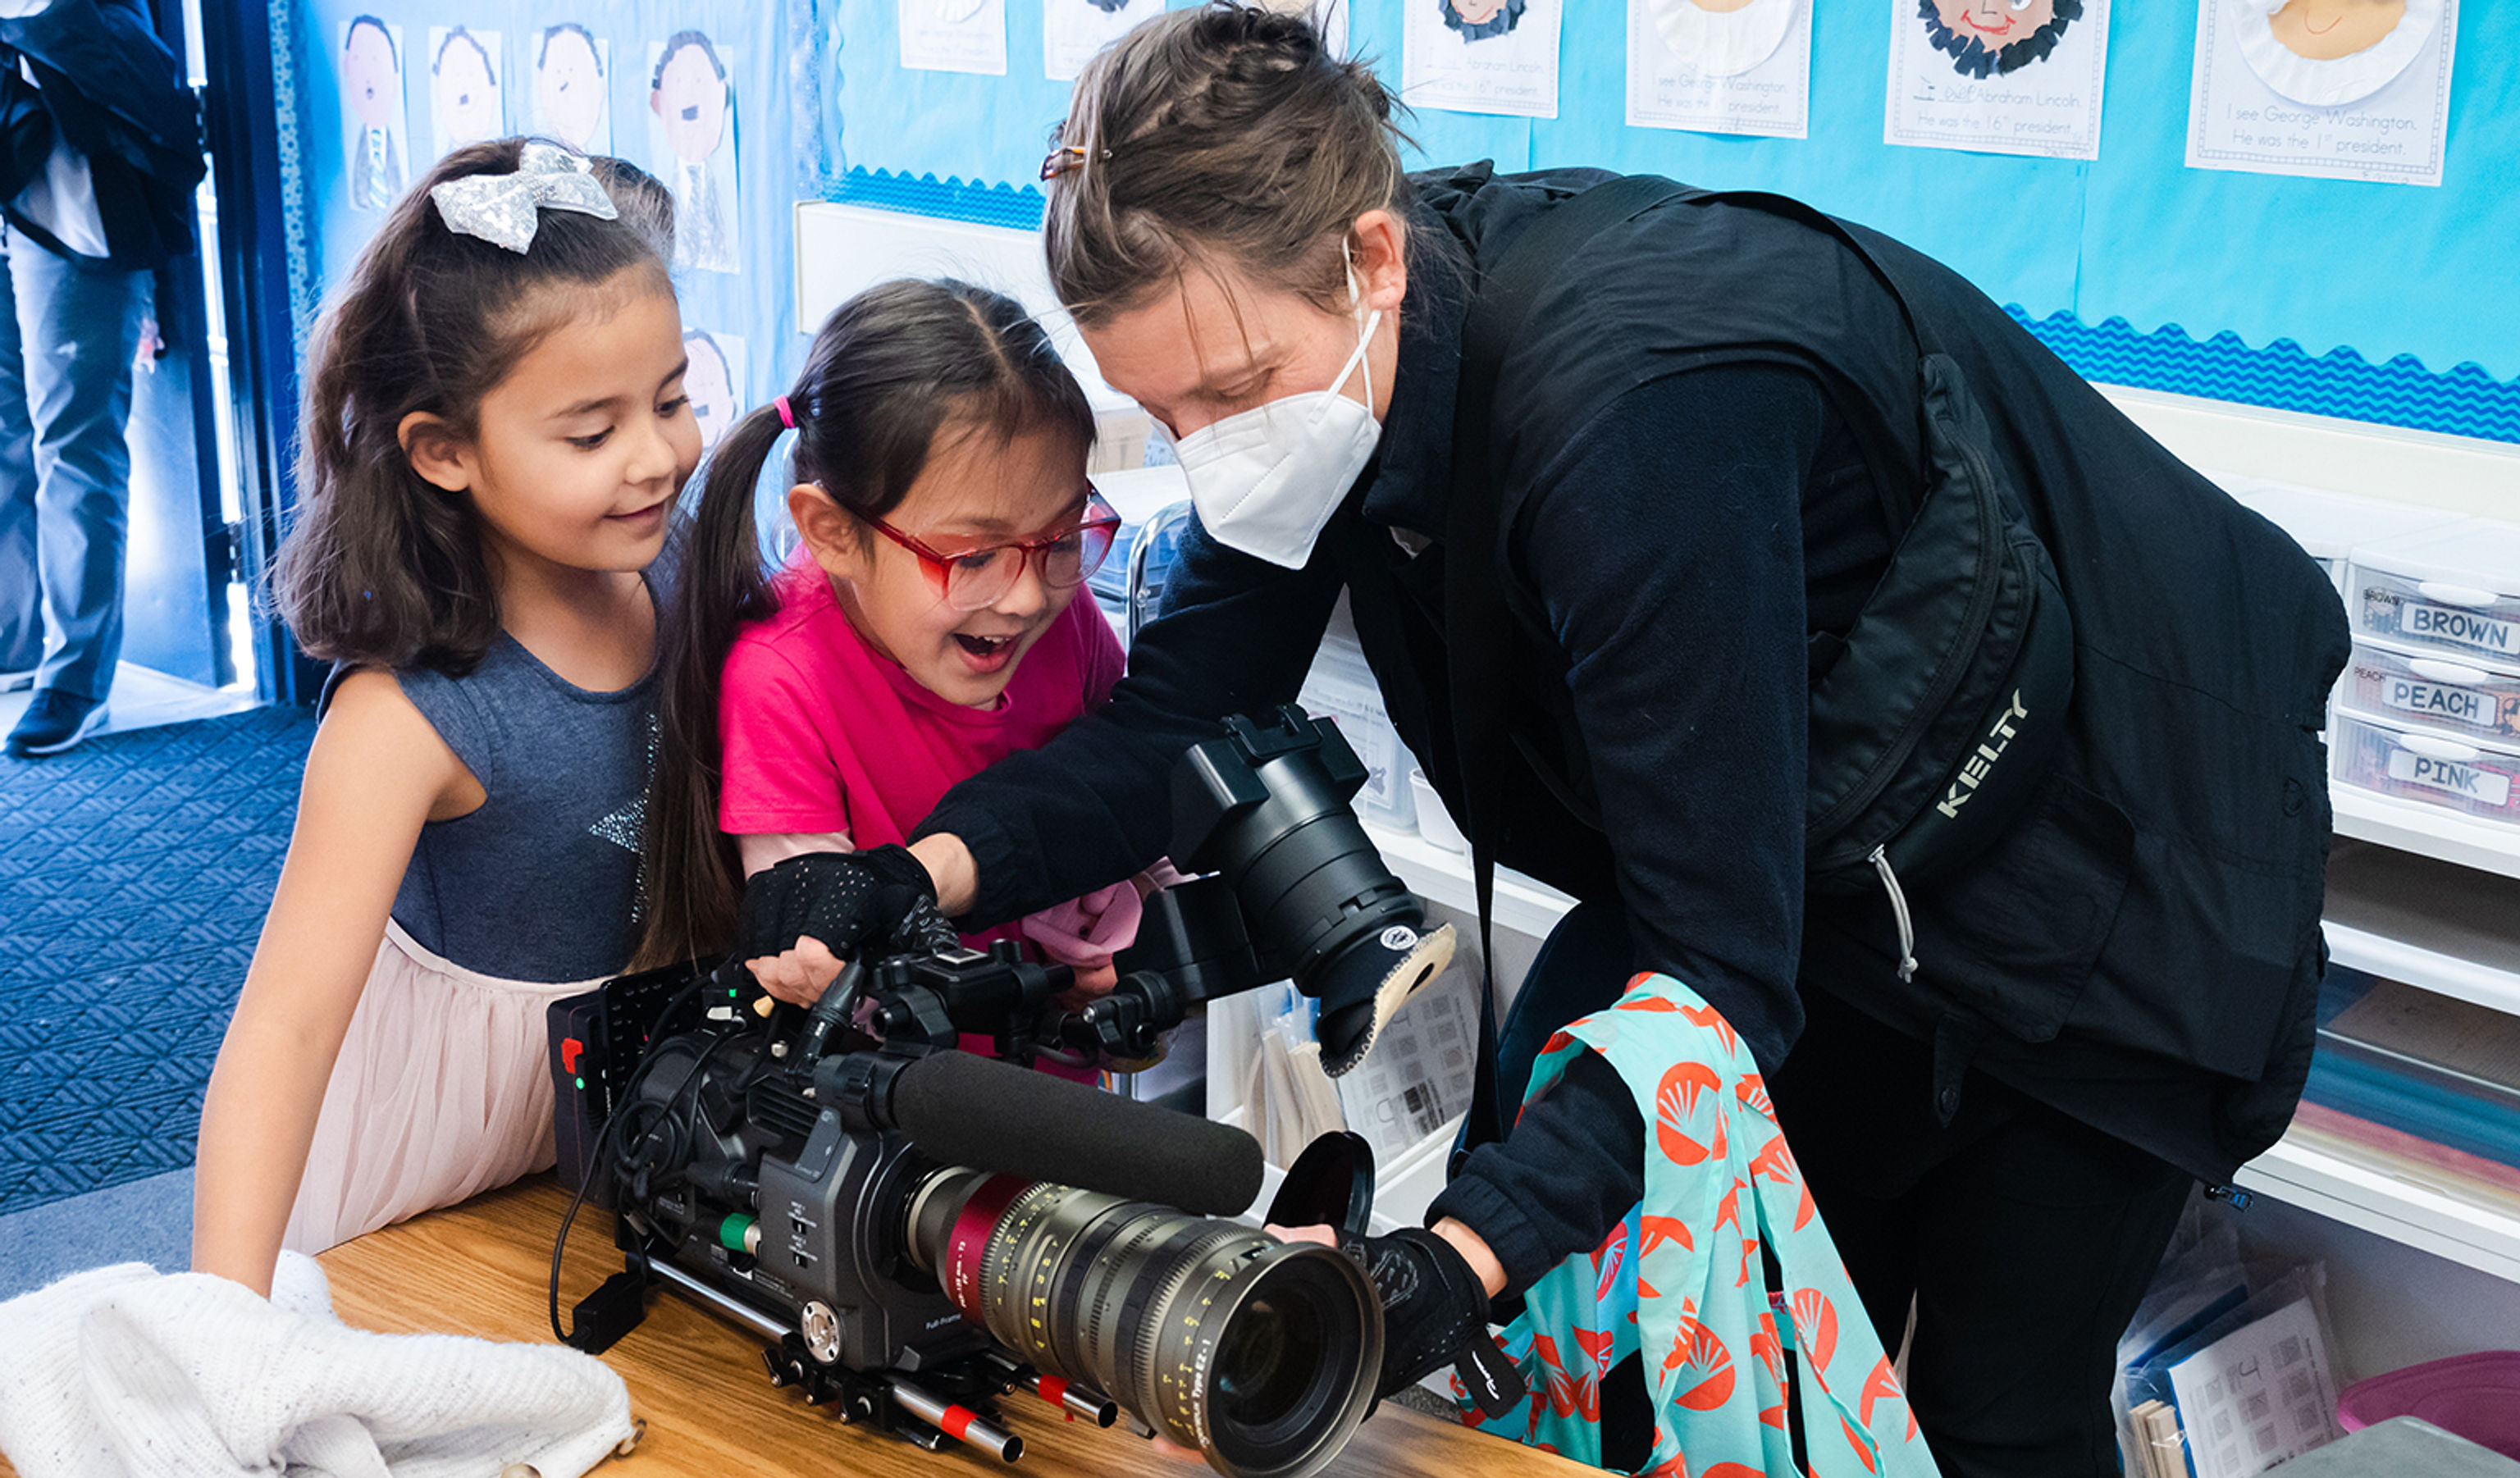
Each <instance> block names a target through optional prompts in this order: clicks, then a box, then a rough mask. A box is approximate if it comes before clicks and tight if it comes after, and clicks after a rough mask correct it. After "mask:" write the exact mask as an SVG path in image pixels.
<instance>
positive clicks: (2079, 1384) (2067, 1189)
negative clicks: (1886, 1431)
mask: <svg viewBox="0 0 2520 1478" xmlns="http://www.w3.org/2000/svg"><path fill="white" fill-rule="evenodd" d="M1804 1002H1805V1005H1806V1007H1807V1008H1808V1009H1809V1011H1810V1021H1809V1024H1808V1025H1807V1026H1806V1027H1805V1028H1804V1031H1803V1036H1802V1039H1801V1040H1800V1041H1799V1042H1798V1043H1797V1044H1796V1045H1795V1047H1794V1051H1793V1053H1792V1055H1791V1056H1789V1057H1787V1058H1786V1060H1785V1063H1784V1066H1783V1068H1782V1070H1781V1071H1779V1072H1778V1073H1777V1074H1776V1075H1775V1076H1774V1077H1773V1078H1772V1079H1771V1080H1770V1083H1769V1093H1770V1097H1772V1098H1773V1099H1774V1100H1775V1103H1776V1105H1777V1114H1778V1119H1779V1120H1780V1121H1781V1122H1782V1124H1783V1125H1784V1130H1785V1138H1786V1141H1787V1142H1789V1143H1790V1144H1791V1145H1792V1146H1793V1151H1794V1154H1795V1157H1796V1158H1797V1159H1798V1160H1799V1161H1800V1162H1801V1165H1802V1169H1803V1177H1804V1181H1805V1183H1806V1184H1807V1185H1809V1186H1810V1187H1811V1191H1812V1196H1813V1199H1814V1200H1815V1201H1817V1202H1818V1203H1819V1206H1820V1212H1821V1216H1822V1217H1823V1219H1824V1220H1825V1221H1826V1222H1827V1224H1828V1231H1829V1235H1830V1236H1831V1237H1832V1238H1834V1239H1835V1241H1836V1243H1837V1248H1838V1251H1839V1253H1840V1254H1841V1255H1842V1256H1844V1258H1845V1259H1846V1268H1847V1273H1848V1274H1849V1275H1850V1276H1852V1277H1853V1279H1854V1281H1855V1287H1856V1291H1857V1292H1858V1293H1859V1294H1861V1295H1862V1296H1863V1299H1864V1304H1865V1309H1866V1311H1867V1312H1868V1314H1870V1315H1871V1317H1872V1323H1873V1327H1874V1328H1875V1329H1876V1330H1878V1331H1879V1332H1880V1335H1881V1343H1882V1346H1883V1347H1884V1348H1885V1349H1888V1350H1891V1351H1893V1352H1894V1353H1895V1352H1896V1351H1897V1350H1898V1348H1899V1341H1900V1338H1901V1335H1902V1334H1903V1332H1904V1331H1905V1330H1906V1328H1907V1325H1908V1311H1909V1301H1910V1299H1911V1297H1912V1296H1913V1299H1914V1301H1915V1313H1916V1328H1915V1338H1914V1343H1913V1346H1912V1347H1911V1349H1910V1352H1909V1358H1908V1392H1909V1399H1910V1401H1911V1402H1912V1403H1913V1408H1914V1411H1915V1412H1916V1417H1917V1421H1918V1422H1919V1424H1920V1425H1921V1426H1922V1427H1923V1429H1924V1434H1925V1439H1926V1441H1927V1443H1928V1444H1929V1445H1930V1446H1931V1447H1932V1449H1933V1453H1934V1459H1935V1461H1936V1462H1937V1463H1939V1464H1940V1465H1941V1467H1942V1470H1943V1472H1944V1473H1945V1474H1946V1475H1947V1478H1999V1475H2000V1478H2034V1475H2035V1478H2081V1475H2085V1474H2090V1475H2093V1478H2114V1475H2116V1474H2117V1472H2118V1447H2117V1433H2116V1425H2115V1422H2114V1420H2113V1419H2112V1417H2111V1415H2110V1412H2109V1407H2108V1393H2109V1387H2110V1383H2111V1382H2112V1381H2113V1380H2114V1379H2115V1378H2116V1364H2117V1362H2116V1354H2117V1341H2118V1336H2119V1335H2120V1334H2122V1333H2123V1332H2125V1329H2126V1325H2127V1321H2128V1320H2130V1319H2131V1318H2133V1317H2134V1315H2135V1308H2136V1304H2137V1302H2138V1300H2140V1299H2141V1298H2142V1296H2143V1291H2144V1288H2145V1287H2146V1285H2148V1284H2149V1283H2150V1282H2151V1280H2152V1273H2153V1269H2154V1267H2155V1265H2157V1264H2158V1263H2159V1262H2160V1260H2161V1252H2162V1249H2163V1247H2164V1246H2166V1245H2167V1244H2168V1242H2169V1240H2170V1234H2171V1232H2172V1231H2173V1230H2175V1229H2176V1227H2177V1226H2178V1222H2179V1214H2180V1210H2181V1208H2182V1206H2183V1204H2184V1203H2185V1201H2186V1198H2187V1190H2188V1187H2189V1186H2190V1184H2191V1181H2190V1178H2189V1177H2188V1176H2186V1175H2185V1174H2184V1173H2183V1172H2181V1171H2180V1170H2178V1169H2177V1168H2175V1167H2173V1166H2172V1165H2170V1164H2168V1163H2167V1162H2165V1161H2163V1160H2161V1159H2158V1158H2156V1157H2155V1156H2153V1155H2151V1154H2148V1153H2146V1152H2144V1151H2143V1150H2140V1149H2138V1148H2136V1147H2135V1146H2133V1145H2131V1144H2128V1143H2126V1142H2123V1141H2120V1140H2117V1139H2113V1138H2111V1137H2110V1136H2108V1135H2105V1134H2102V1133H2100V1132H2099V1131H2098V1130H2095V1129H2093V1128H2091V1127H2090V1126H2088V1125H2085V1124H2082V1123H2080V1122H2078V1121H2076V1120H2074V1119H2070V1118H2068V1117H2066V1116H2065V1115H2064V1114H2061V1113H2059V1112H2057V1111H2056V1110H2054V1109H2052V1108H2049V1107H2048V1106H2046V1105H2045V1104H2042V1103H2039V1102H2037V1101H2035V1100H2033V1099H2031V1098H2029V1097H2024V1096H2023V1095H2021V1094H2019V1093H2017V1092H2015V1091H2013V1090H2012V1089H2010V1088H2007V1087H2005V1086H2004V1085H2003V1084H2001V1083H1997V1082H1995V1081H1994V1080H1992V1079H1990V1078H1988V1077H1987V1076H1986V1075H1984V1074H1983V1073H1971V1074H1970V1075H1969V1076H1968V1078H1967V1079H1966V1081H1965V1083H1964V1085H1963V1087H1962V1091H1961V1099H1960V1104H1959V1110H1958V1114H1957V1115H1956V1116H1955V1117H1954V1119H1953V1121H1952V1123H1951V1125H1950V1126H1949V1127H1948V1128H1946V1127H1945V1126H1943V1125H1942V1124H1940V1123H1938V1122H1936V1120H1935V1117H1934V1114H1933V1111H1932V1107H1931V1095H1930V1091H1929V1085H1930V1082H1931V1053H1930V1052H1929V1050H1928V1049H1927V1048H1926V1046H1925V1044H1923V1043H1920V1042H1916V1041H1914V1040H1913V1039H1911V1038H1908V1037H1904V1036H1902V1035H1900V1034H1899V1033H1897V1032H1894V1031H1892V1030H1890V1029H1889V1028H1887V1027H1884V1026H1881V1025H1879V1024H1878V1023H1876V1022H1874V1021H1872V1020H1871V1019H1870V1018H1869V1017H1868V1016H1866V1015H1864V1014H1863V1013H1862V1012H1860V1011H1858V1010H1855V1009H1854V1008H1850V1007H1847V1006H1845V1005H1844V1004H1842V1003H1839V1002H1837V1001H1834V1000H1832V999H1829V998H1828V997H1827V996H1825V995H1824V994H1823V993H1822V992H1818V991H1811V990H1806V991H1805V992H1804Z"/></svg>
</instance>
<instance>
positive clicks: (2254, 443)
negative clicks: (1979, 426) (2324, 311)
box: [2102, 386, 2520, 1375]
mask: <svg viewBox="0 0 2520 1478" xmlns="http://www.w3.org/2000/svg"><path fill="white" fill-rule="evenodd" d="M2102 388H2103V390H2104V391H2105V392H2106V393H2107V394H2108V395H2109V397H2110V399H2111V400H2113V401H2115V402H2116V403H2117V405H2118V407H2119V409H2121V410H2123V411H2125V412H2126V413H2127V414H2128V415H2129V416H2131V417H2132V418H2134V419H2135V420H2136V421H2137V422H2138V424H2139V425H2142V426H2143V427H2144V429H2145V430H2147V431H2149V432H2151V433H2152V434H2153V435H2154V436H2155V437H2157V438H2158V439H2159V440H2161V441H2162V443H2163V444H2165V445H2167V446H2168V447H2170V448H2171V449H2172V450H2173V451H2175V452H2177V453H2178V454H2179V455H2180V456H2181V457H2182V458H2183V459H2184V460H2185V461H2186V462H2187V463H2188V464H2189V465H2191V466H2195V467H2202V468H2215V469H2220V470H2227V471H2230V472H2236V473H2243V474H2247V475H2250V476H2255V477H2264V478H2271V479H2274V480H2278V481H2282V482H2286V483H2291V484H2295V485H2300V486H2309V487H2314V488H2319V489H2323V490H2325V491H2329V492H2336V493H2344V494H2349V495H2352V496H2358V497H2363V498H2374V499H2380V500H2384V501H2387V502H2391V503H2398V504H2406V505H2413V506H2418V507H2424V508H2432V509H2440V510H2448V511H2452V512H2455V513H2460V514H2472V515H2479V516H2483V517H2490V518H2503V519H2514V518H2520V448H2514V447H2510V446H2504V445H2500V444H2498V443H2493V442H2484V441H2475V440H2469V439H2466V438H2461V437H2453V436H2443V435H2437V434H2434V433H2430V432H2423V431H2410V430H2404V429H2400V428H2396V427H2388V426H2377V425H2364V424H2361V423H2354V422H2344V421H2336V420H2330V419H2327V418H2322V417H2315V416H2303V415H2295V414H2291V413H2287V412H2279V411H2260V410H2254V409H2250V408H2247V407H2239V406H2232V405H2228V404H2222V403H2219V402H2213V401H2204V400H2197V399H2192V398H2189V397H2185V396H2178V395H2167V394H2162V393H2159V392H2155V391H2146V390H2128V389H2121V388H2117V387H2110V386H2103V387H2102ZM2330 796H2331V799H2332V801H2333V803H2334V807H2335V816H2336V834H2337V837H2338V841H2337V845H2336V849H2335V852H2334V855H2333V856H2332V858H2331V861H2330V866H2329V871H2328V890H2327V907H2326V918H2325V931H2326V936H2327V943H2328V950H2329V953H2330V955H2331V957H2332V958H2333V959H2334V960H2335V961H2336V962H2337V963H2341V964H2345V965H2350V966H2352V967H2354V968H2357V969H2362V970H2364V971H2367V972H2370V973H2373V974H2377V975H2381V976H2384V977H2386V978H2388V979H2392V980H2397V981H2401V982H2403V983H2405V984H2408V985H2411V986H2415V987H2418V988H2421V989H2424V990H2429V991H2433V992H2436V993H2439V994H2441V995H2445V996H2452V997H2455V998H2457V999H2459V1000H2462V1001H2467V1002H2471V1003H2473V1004H2476V1005H2479V1006H2484V1007H2488V1008H2493V1009H2496V1010H2500V1011H2505V1012H2509V1013H2512V1014H2515V1015H2520V831H2515V830H2514V829H2508V828H2502V827H2497V826H2493V825H2489V824H2486V823H2483V822H2479V821H2476V820H2473V819H2471V818H2468V817H2464V816H2460V815H2457V814H2455V813H2453V812H2450V811H2446V810H2441V809H2437V808H2433V807H2428V806H2418V805H2412V804H2408V803H2407V802H2403V801H2398V800H2393V799H2391V798H2388V797H2385V796H2379V795H2373V794H2370V793H2367V792H2364V791H2361V790H2357V789H2353V788H2351V787H2348V786H2345V785H2341V784H2340V785H2333V786H2332V787H2331V790H2330ZM2237 1180H2238V1182H2239V1184H2240V1185H2241V1186H2243V1187H2247V1188H2248V1189H2250V1190H2253V1191H2256V1192H2258V1193H2259V1194H2261V1195H2263V1196H2265V1197H2267V1198H2268V1199H2270V1200H2272V1201H2276V1202H2281V1203H2283V1206H2284V1208H2287V1209H2289V1208H2298V1209H2299V1210H2300V1211H2303V1212H2308V1213H2312V1215H2311V1216H2310V1217H2307V1218H2303V1217H2300V1216H2297V1215H2284V1214H2280V1213H2279V1214H2278V1216H2277V1217H2275V1218H2274V1219H2273V1222H2274V1225H2276V1226H2277V1227H2279V1228H2283V1229H2286V1231H2287V1232H2288V1233H2289V1235H2290V1236H2292V1237H2294V1238H2298V1241H2296V1242H2293V1243H2290V1244H2288V1245H2287V1249H2286V1250H2287V1251H2288V1252H2290V1253H2292V1254H2293V1255H2303V1254H2304V1253H2305V1252H2306V1251H2314V1250H2315V1252H2316V1253H2317V1254H2318V1255H2321V1256H2324V1257H2325V1258H2327V1259H2328V1261H2329V1264H2330V1274H2331V1277H2337V1276H2342V1278H2343V1279H2344V1281H2345V1283H2346V1284H2347V1285H2349V1286H2352V1287H2354V1288H2357V1289H2359V1290H2360V1294H2361V1297H2360V1298H2359V1300H2349V1302H2358V1303H2359V1304H2360V1305H2361V1306H2362V1307H2361V1309H2360V1312H2361V1314H2362V1321H2363V1324H2364V1325H2365V1326H2366V1327H2364V1328H2362V1329H2360V1330H2358V1329H2354V1328H2348V1327H2345V1326H2344V1325H2345V1323H2346V1322H2347V1321H2346V1320H2345V1319H2344V1317H2343V1315H2342V1313H2341V1311H2340V1318H2339V1324H2340V1327H2339V1329H2338V1334H2339V1338H2340V1340H2341V1341H2342V1343H2343V1344H2344V1345H2345V1347H2346V1351H2347V1354H2348V1356H2349V1365H2351V1364H2357V1363H2358V1362H2354V1361H2352V1360H2351V1356H2352V1354H2353V1352H2354V1351H2355V1350H2356V1349H2357V1348H2358V1347H2359V1348H2360V1349H2362V1350H2363V1351H2364V1352H2366V1353H2367V1355H2368V1359H2367V1360H2366V1361H2365V1362H2360V1363H2361V1364H2364V1365H2365V1366H2366V1367H2365V1368H2363V1369H2362V1370H2361V1371H2360V1373H2362V1374H2364V1375H2369V1374H2376V1373H2379V1372H2380V1371H2381V1370H2385V1369H2391V1368H2396V1367H2398V1366H2403V1365H2407V1364H2411V1363H2414V1362H2415V1361H2419V1360H2425V1359H2432V1358H2436V1357H2438V1356H2441V1355H2449V1354H2458V1353H2464V1352H2465V1351H2466V1350H2470V1349H2485V1348H2494V1347H2504V1348H2508V1347H2511V1346H2513V1345H2515V1344H2520V1321H2515V1318H2514V1317H2513V1315H2514V1314H2515V1313H2520V1197H2511V1196H2505V1195H2502V1194H2500V1193H2499V1192H2498V1191H2495V1190H2492V1189H2490V1188H2471V1187H2469V1185H2468V1184H2466V1183H2463V1182H2461V1181H2460V1180H2459V1179H2458V1178H2456V1177H2454V1176H2446V1175H2444V1174H2442V1173H2440V1172H2437V1171H2434V1170H2432V1169H2431V1168H2430V1167H2428V1166H2427V1165H2425V1164H2423V1163H2421V1162H2419V1161H2416V1160H2413V1159H2410V1158H2407V1157H2402V1156H2399V1155H2396V1154H2392V1153H2390V1152H2389V1151H2387V1150H2385V1149H2380V1148H2375V1147H2372V1146H2368V1145H2364V1144H2362V1143H2360V1142H2353V1141H2347V1140H2342V1139H2338V1138H2336V1137H2333V1136H2330V1135H2326V1134H2322V1133H2319V1132H2318V1131H2316V1130H2311V1129H2307V1128H2304V1127H2301V1126H2296V1127H2295V1128H2294V1129H2293V1130H2292V1131H2291V1132H2290V1133H2287V1134H2286V1135H2285V1137H2284V1138H2283V1140H2282V1141H2280V1142H2277V1143H2276V1144H2275V1145H2274V1147H2273V1148H2272V1149H2270V1150H2268V1151H2267V1152H2266V1153H2265V1154H2264V1155H2261V1156H2260V1157H2259V1158H2258V1159H2256V1160H2255V1161H2252V1162H2251V1163H2250V1164H2249V1165H2247V1166H2245V1167H2243V1168H2242V1170H2241V1171H2240V1173H2239V1175H2238V1177H2237ZM2321 1219H2324V1220H2323V1221H2322V1220H2321ZM2243 1225H2244V1227H2245V1226H2246V1225H2247V1224H2245V1223H2244V1224H2243ZM2347 1229H2350V1230H2347ZM2366 1234H2367V1235H2366ZM2406 1249H2413V1250H2414V1251H2417V1252H2421V1253H2424V1254H2428V1255H2429V1257H2430V1258H2439V1259H2442V1260H2444V1261H2445V1262H2447V1263H2450V1264H2454V1265H2456V1268H2455V1269H2451V1268H2444V1267H2442V1266H2441V1265H2440V1264H2438V1263H2432V1262H2430V1261H2428V1259H2426V1258H2417V1257H2414V1256H2412V1255H2411V1254H2410V1253H2409V1252H2408V1250H2406ZM2340 1260H2342V1261H2344V1262H2346V1263H2348V1264H2350V1265H2351V1266H2347V1267H2343V1268H2340V1267H2339V1266H2338V1263H2339V1261H2340ZM2462 1269H2463V1270H2473V1272H2472V1273H2461V1272H2459V1271H2458V1270H2462ZM2478 1275H2483V1276H2481V1277H2480V1276H2478ZM2480 1311H2481V1313H2482V1315H2483V1319H2482V1321H2481V1322H2480V1321H2479V1319H2478V1318H2477V1317H2476V1316H2477V1314H2478V1313H2479V1312H2480ZM2383 1321H2385V1323H2384V1322H2383ZM2427 1324H2429V1325H2432V1326H2434V1327H2432V1328H2430V1329H2426V1328H2424V1327H2421V1326H2423V1325H2427ZM2480 1330H2484V1331H2488V1332H2480Z"/></svg>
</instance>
